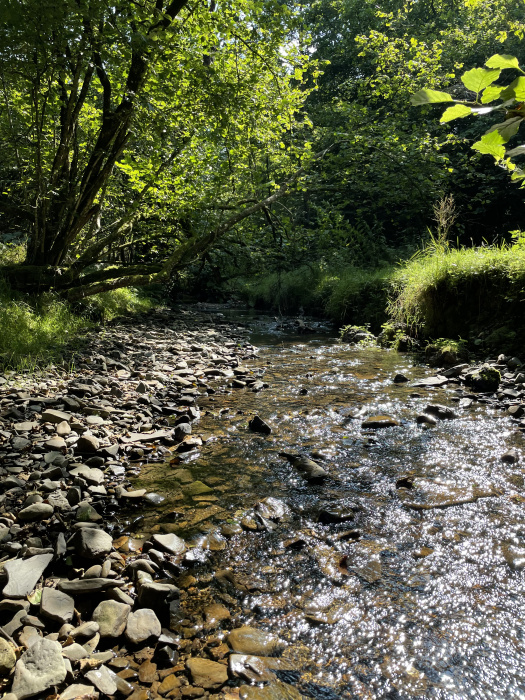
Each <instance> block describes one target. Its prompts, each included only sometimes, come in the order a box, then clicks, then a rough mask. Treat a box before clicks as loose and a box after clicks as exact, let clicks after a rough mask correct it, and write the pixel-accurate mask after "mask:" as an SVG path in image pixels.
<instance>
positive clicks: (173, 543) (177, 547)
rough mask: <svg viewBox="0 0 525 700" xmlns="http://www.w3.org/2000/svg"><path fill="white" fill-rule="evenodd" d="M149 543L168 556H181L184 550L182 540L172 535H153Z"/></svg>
mask: <svg viewBox="0 0 525 700" xmlns="http://www.w3.org/2000/svg"><path fill="white" fill-rule="evenodd" d="M151 541H152V542H153V543H154V544H155V545H156V546H158V547H160V548H161V549H163V550H164V551H166V552H169V553H170V554H182V553H183V552H184V551H185V550H186V543H185V542H184V540H183V539H182V538H181V537H177V535H175V534H173V533H169V534H167V535H153V536H152V537H151Z"/></svg>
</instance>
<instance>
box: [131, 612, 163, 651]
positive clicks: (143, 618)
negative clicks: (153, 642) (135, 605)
mask: <svg viewBox="0 0 525 700" xmlns="http://www.w3.org/2000/svg"><path fill="white" fill-rule="evenodd" d="M161 631H162V629H161V624H160V622H159V618H158V617H157V616H156V615H155V613H154V612H153V610H151V608H142V609H140V610H137V612H132V613H130V614H129V617H128V624H127V626H126V637H127V638H128V639H129V641H130V642H132V643H133V644H140V642H144V641H146V639H149V638H150V637H155V638H158V637H160V634H161Z"/></svg>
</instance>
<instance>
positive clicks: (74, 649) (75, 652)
mask: <svg viewBox="0 0 525 700" xmlns="http://www.w3.org/2000/svg"><path fill="white" fill-rule="evenodd" d="M62 656H65V657H66V659H69V660H70V661H80V659H85V658H86V657H87V656H89V653H88V651H87V650H86V649H85V648H84V647H83V646H82V645H81V644H77V643H75V644H70V645H69V646H67V647H64V648H63V649H62Z"/></svg>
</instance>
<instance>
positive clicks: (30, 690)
mask: <svg viewBox="0 0 525 700" xmlns="http://www.w3.org/2000/svg"><path fill="white" fill-rule="evenodd" d="M245 335H246V331H244V329H241V328H239V327H238V326H237V324H236V323H235V322H232V323H229V322H226V321H225V320H224V318H223V317H222V315H220V314H218V315H217V317H216V318H215V319H213V318H211V317H210V316H209V315H208V314H203V313H198V312H194V311H190V310H184V309H179V310H178V311H177V312H171V311H167V310H166V311H159V312H155V313H154V314H151V315H150V316H149V318H147V319H144V320H143V321H140V320H137V319H134V320H133V321H131V322H130V324H129V325H126V324H125V323H119V324H118V325H116V326H114V327H113V328H108V329H106V331H105V333H104V334H101V335H98V334H93V335H92V336H91V338H90V344H89V346H86V349H85V350H84V351H83V352H81V353H79V354H77V356H76V360H75V366H74V369H73V370H72V371H70V370H67V371H62V370H60V371H59V370H53V369H50V370H49V371H48V372H47V373H46V374H45V375H43V376H38V377H36V376H31V375H14V374H12V373H11V374H10V375H8V376H7V377H6V381H5V382H4V383H3V384H2V386H1V389H0V457H1V461H0V484H1V486H2V488H1V489H0V559H1V561H0V586H1V588H0V590H1V598H0V675H1V676H2V678H3V680H1V681H0V682H1V684H2V690H3V692H4V693H7V696H6V697H7V698H12V700H16V698H18V700H24V699H25V698H31V697H36V696H43V695H45V696H47V695H52V694H54V693H56V694H57V695H58V697H59V700H73V699H74V698H78V697H83V698H85V699H86V700H87V699H88V698H93V700H95V699H96V698H99V697H103V696H112V697H113V696H115V697H116V698H119V697H122V698H124V697H129V698H130V699H131V700H147V699H148V698H156V697H170V698H191V697H203V696H204V695H206V696H210V697H223V696H224V692H223V689H224V688H225V686H226V684H227V683H228V682H229V681H234V684H235V683H237V684H240V683H242V680H241V678H240V677H239V676H237V675H236V673H235V672H234V671H232V670H229V667H228V663H227V655H228V654H229V653H230V651H232V648H231V647H230V646H228V645H227V644H226V643H225V642H224V641H221V638H223V637H224V634H227V633H228V632H230V630H231V627H232V625H233V622H232V619H231V615H230V612H229V610H228V607H226V606H225V605H223V604H221V603H219V601H218V600H217V599H214V598H213V597H211V598H210V597H209V595H208V596H207V597H205V600H204V602H203V607H202V609H201V612H200V613H196V615H197V618H196V619H201V620H202V623H201V628H202V626H203V625H205V626H206V629H207V630H209V631H208V634H207V636H205V637H203V638H202V640H201V639H200V638H199V629H200V628H199V626H198V625H195V623H189V622H188V620H187V619H186V617H185V616H186V615H187V614H188V612H185V611H184V605H186V604H187V602H186V601H187V599H188V595H189V594H188V593H187V592H186V591H187V589H188V588H191V586H192V580H194V581H196V579H194V577H193V576H192V574H191V573H190V571H191V570H192V568H193V567H195V566H200V561H201V560H200V559H199V557H198V556H197V555H196V554H195V550H194V549H193V548H192V547H191V546H188V543H187V542H185V540H184V539H183V538H181V537H179V536H178V535H177V534H175V533H172V532H169V531H164V532H162V531H160V532H156V533H154V534H153V535H152V536H151V537H150V538H149V539H148V540H146V541H144V542H143V543H142V546H141V547H137V546H136V545H135V546H133V547H130V546H128V539H129V538H128V537H127V536H124V537H120V536H119V519H118V518H119V515H120V513H121V511H122V510H123V509H126V508H132V509H133V508H135V509H139V512H140V509H144V508H146V507H152V506H154V505H155V504H158V503H161V502H162V500H163V497H162V495H159V494H148V493H147V491H146V490H145V489H136V488H133V487H132V486H131V482H130V481H129V477H130V476H133V475H136V474H137V473H138V471H139V470H140V465H141V463H143V462H150V463H151V462H154V461H157V462H159V463H162V462H167V461H169V460H170V459H173V455H177V454H179V453H180V454H184V455H187V454H188V453H191V452H192V451H196V450H198V449H199V448H200V447H201V446H202V444H203V440H202V437H201V436H200V435H198V432H197V431H198V421H199V417H200V411H199V408H198V400H199V396H204V397H208V396H213V395H215V397H216V396H217V395H219V396H220V394H221V393H226V392H229V391H232V390H233V389H236V390H238V389H242V390H245V391H249V390H253V391H260V390H261V389H262V388H263V386H264V384H263V383H262V382H261V381H260V380H259V379H258V377H260V373H259V374H257V373H253V372H252V370H250V368H249V366H248V365H247V363H248V361H249V360H250V358H253V357H254V355H255V352H256V351H255V349H254V348H253V347H252V346H251V345H250V344H249V343H247V342H246V339H245ZM179 471H180V472H181V474H180V483H181V484H182V486H183V488H184V494H185V496H186V497H187V498H195V499H199V498H204V499H206V498H209V499H211V500H210V501H209V502H210V503H213V493H214V490H213V488H212V487H210V485H208V484H206V483H203V482H202V481H196V480H195V479H194V478H193V477H192V475H191V472H190V471H189V470H184V468H183V467H180V468H179ZM175 472H176V470H175V469H174V473H175ZM195 502H196V503H198V501H197V500H196V501H195ZM210 512H214V511H213V506H211V511H210ZM207 543H208V547H209V551H215V550H220V549H222V548H224V546H225V540H224V538H223V537H222V536H221V535H220V534H219V533H218V532H217V533H215V534H214V533H209V534H208V537H207ZM205 609H206V610H207V612H204V610H205ZM199 615H200V618H199ZM192 625H193V627H192ZM222 627H224V630H225V631H224V632H222V633H221V637H218V636H216V634H217V631H218V630H220V629H221V628H222ZM263 648H264V645H262V646H261V649H263ZM9 693H11V695H9ZM13 694H14V695H13ZM15 696H16V698H15ZM237 697H238V691H237Z"/></svg>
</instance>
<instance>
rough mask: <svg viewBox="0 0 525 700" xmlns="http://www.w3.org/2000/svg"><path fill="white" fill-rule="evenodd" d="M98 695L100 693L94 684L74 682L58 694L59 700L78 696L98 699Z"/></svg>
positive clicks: (74, 698)
mask: <svg viewBox="0 0 525 700" xmlns="http://www.w3.org/2000/svg"><path fill="white" fill-rule="evenodd" d="M98 697H99V693H98V691H97V690H95V688H93V686H92V685H84V684H83V683H74V684H73V685H70V686H69V688H66V689H65V690H64V692H63V693H61V694H60V695H59V696H58V700H76V698H93V700H96V698H98Z"/></svg>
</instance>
